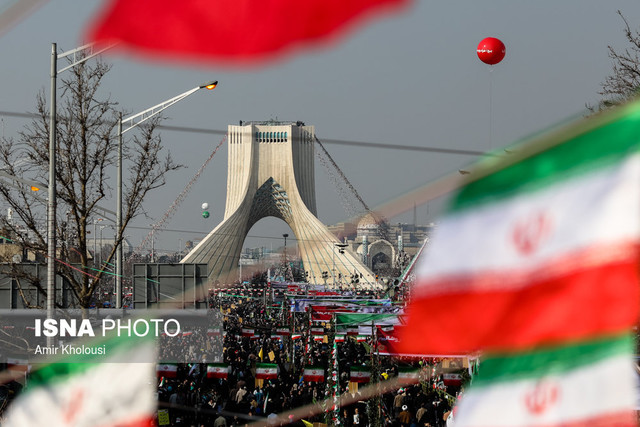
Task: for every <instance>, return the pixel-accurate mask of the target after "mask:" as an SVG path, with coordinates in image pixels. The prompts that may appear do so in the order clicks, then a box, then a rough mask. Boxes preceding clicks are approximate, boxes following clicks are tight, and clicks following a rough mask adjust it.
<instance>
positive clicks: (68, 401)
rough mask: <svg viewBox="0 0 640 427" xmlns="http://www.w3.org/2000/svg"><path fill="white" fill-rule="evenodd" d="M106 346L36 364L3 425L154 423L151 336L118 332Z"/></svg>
mask: <svg viewBox="0 0 640 427" xmlns="http://www.w3.org/2000/svg"><path fill="white" fill-rule="evenodd" d="M136 338H137V337H136ZM107 348H108V351H109V354H108V355H107V356H95V355H87V356H83V357H86V361H84V362H80V363H76V362H77V361H78V356H75V358H74V363H52V364H47V365H40V367H39V368H38V367H37V366H34V369H35V370H34V372H32V373H31V376H30V378H29V383H28V386H29V387H28V389H26V391H24V392H23V394H22V395H20V396H19V397H18V398H17V399H16V400H15V401H14V402H13V403H12V404H11V406H10V407H9V412H8V414H7V417H6V419H5V420H4V421H3V423H2V425H3V427H13V426H16V427H18V426H19V427H30V426H34V427H35V426H104V427H107V426H121V427H134V426H151V425H153V423H152V422H153V416H154V414H155V411H156V409H157V408H156V406H157V402H156V399H155V395H154V392H155V384H156V383H155V381H156V379H155V364H154V363H150V362H149V361H152V360H155V359H156V357H155V347H154V343H153V341H152V340H146V339H140V338H138V339H134V338H119V339H118V340H117V341H110V342H108V344H107ZM123 361H126V362H123ZM62 362H64V361H62Z"/></svg>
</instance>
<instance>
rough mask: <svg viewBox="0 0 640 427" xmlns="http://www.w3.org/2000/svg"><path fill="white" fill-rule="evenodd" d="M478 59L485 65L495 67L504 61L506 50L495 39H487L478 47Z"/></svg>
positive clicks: (502, 44)
mask: <svg viewBox="0 0 640 427" xmlns="http://www.w3.org/2000/svg"><path fill="white" fill-rule="evenodd" d="M477 52H478V58H480V61H482V62H484V63H485V64H489V65H495V64H497V63H498V62H500V61H502V60H503V59H504V55H505V53H506V52H507V48H506V47H505V46H504V43H502V42H501V41H500V40H498V39H496V38H495V37H487V38H486V39H484V40H482V41H481V42H480V44H479V45H478V49H477Z"/></svg>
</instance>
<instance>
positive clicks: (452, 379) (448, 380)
mask: <svg viewBox="0 0 640 427" xmlns="http://www.w3.org/2000/svg"><path fill="white" fill-rule="evenodd" d="M442 381H443V382H444V385H447V386H449V385H451V386H458V385H461V384H462V375H461V374H455V373H448V374H442Z"/></svg>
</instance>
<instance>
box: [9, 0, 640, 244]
mask: <svg viewBox="0 0 640 427" xmlns="http://www.w3.org/2000/svg"><path fill="white" fill-rule="evenodd" d="M97 6H98V2H95V1H71V0H51V1H49V2H48V3H46V4H45V5H44V6H43V7H41V8H40V9H38V10H37V11H36V12H35V13H33V14H32V15H30V16H29V17H27V18H26V19H24V20H23V21H22V22H20V23H18V24H17V25H16V26H14V27H13V28H12V29H11V30H10V31H8V32H6V33H5V34H4V35H2V36H1V37H0V52H1V53H2V59H3V60H2V66H0V88H1V89H0V90H1V94H2V95H1V96H0V111H14V112H27V111H33V110H34V105H35V95H36V93H37V91H38V90H40V89H45V91H46V93H47V96H48V87H49V61H50V52H51V43H52V42H56V43H58V46H59V48H60V50H64V51H66V50H70V49H73V48H75V47H77V46H79V45H81V44H83V43H84V42H85V41H84V40H83V39H82V34H83V32H84V29H85V28H86V25H87V22H88V21H89V18H90V17H91V16H92V15H93V14H94V13H95V11H96V9H97ZM618 9H620V10H621V11H622V12H623V13H624V14H625V16H626V17H627V18H628V21H629V23H630V24H631V25H632V26H634V27H636V26H640V2H638V1H634V0H608V1H602V0H565V1H556V2H551V1H537V2H534V1H526V2H525V1H515V0H485V1H473V0H468V1H440V2H435V1H426V0H419V1H415V2H414V4H413V5H412V6H411V7H410V8H409V9H408V10H407V11H406V12H405V13H401V14H397V15H393V16H390V17H387V18H384V19H378V20H375V21H373V22H370V23H369V24H368V25H366V26H364V27H361V28H360V29H358V30H356V31H355V32H352V33H350V34H349V35H348V36H347V37H345V38H343V39H342V42H341V43H340V44H338V45H333V46H328V47H324V48H322V49H315V50H309V51H305V52H303V53H301V54H298V55H297V56H294V57H289V58H287V59H286V60H284V61H281V62H277V63H273V64H269V65H266V66H262V67H259V68H255V67H254V68H250V69H238V68H228V67H222V66H218V65H215V64H205V65H203V64H194V63H176V62H169V61H158V60H155V61H150V60H145V59H142V58H136V57H131V56H123V55H120V54H113V55H109V56H107V57H106V59H107V60H108V61H109V62H111V63H112V64H113V69H112V71H111V72H110V73H109V75H108V76H107V77H106V79H105V81H104V86H103V88H102V89H103V93H104V94H110V95H111V97H112V99H113V100H115V101H117V102H119V103H120V104H121V105H122V106H123V107H124V108H125V109H127V110H128V111H130V112H138V111H141V110H144V109H146V108H148V107H150V106H152V105H155V104H157V103H159V102H161V101H164V100H166V99H168V98H170V97H173V96H175V95H177V94H179V93H182V92H184V91H186V90H188V89H190V88H192V87H194V86H196V85H197V84H199V83H201V82H203V81H207V80H211V79H218V80H219V81H220V85H219V87H218V88H217V89H216V90H215V91H213V92H207V91H202V92H200V93H196V94H194V95H192V96H191V97H190V98H188V99H186V100H185V101H183V102H182V103H180V104H178V105H176V106H174V107H172V108H171V109H170V110H167V112H166V115H167V116H168V117H169V120H167V121H165V123H164V124H166V125H173V126H192V127H199V128H209V129H218V130H226V127H227V125H228V124H236V123H237V122H238V121H239V120H267V119H271V118H274V119H275V118H277V119H280V120H294V121H295V120H302V121H304V122H306V123H307V124H312V125H315V127H316V133H317V135H318V137H319V138H320V139H321V140H322V139H342V140H354V141H369V142H375V143H385V144H402V145H418V146H430V147H442V148H455V149H471V150H488V149H490V148H497V147H501V146H504V145H507V144H510V143H512V142H513V141H515V140H517V139H519V138H522V137H524V136H526V135H529V134H531V133H533V132H536V131H539V130H541V129H544V128H546V127H548V126H550V125H552V124H554V123H557V122H559V121H562V120H564V119H566V118H567V117H570V116H574V115H579V114H580V113H581V112H582V111H583V110H584V106H585V103H596V102H597V100H598V95H597V92H598V90H599V88H600V84H601V82H602V81H603V80H604V79H605V77H606V76H607V75H608V74H610V73H611V61H610V60H609V59H608V56H607V45H612V46H614V47H616V48H617V49H624V48H625V47H626V44H625V40H624V35H623V32H622V26H623V22H622V20H621V19H620V17H619V16H618V15H617V14H616V11H617V10H618ZM488 36H493V37H498V38H500V39H501V40H502V41H503V42H504V43H505V45H506V48H507V54H506V57H505V59H504V61H503V62H502V63H500V64H498V65H496V66H495V67H494V68H493V71H491V72H490V67H489V66H488V65H485V64H483V63H482V62H480V61H479V60H478V58H477V56H476V52H475V49H476V46H477V45H478V43H479V42H480V40H482V39H483V38H484V37H488ZM209 42H211V43H216V40H210V41H209ZM25 123H26V121H25V120H23V119H17V118H12V117H3V118H2V123H1V124H0V125H1V131H2V132H3V134H4V135H5V136H12V135H15V134H16V132H17V131H18V130H19V129H20V128H21V127H22V126H23V125H24V124H25ZM490 126H491V128H490ZM490 129H492V131H490ZM162 137H163V140H164V143H165V145H166V146H167V148H168V149H169V150H171V152H172V154H173V156H174V158H175V160H176V161H178V162H180V163H183V164H185V165H186V166H188V168H186V169H182V170H181V171H178V172H176V173H174V174H172V175H170V176H169V183H168V184H167V185H166V186H165V187H163V188H162V189H160V190H158V191H157V192H156V193H155V194H152V195H151V196H150V197H149V199H148V200H147V202H146V204H145V206H146V209H147V211H148V213H149V215H150V216H151V217H153V219H144V218H141V219H139V220H138V221H137V222H136V224H135V225H137V226H147V225H148V224H150V223H151V222H153V220H157V219H158V218H160V217H161V216H162V214H163V213H164V212H165V210H166V209H167V208H168V207H169V205H170V203H171V202H172V201H173V200H174V199H175V198H176V197H177V195H178V194H179V192H180V191H181V190H182V189H183V188H184V186H185V185H186V184H187V182H188V181H189V180H190V179H191V177H192V176H193V174H194V173H195V172H196V171H197V170H198V168H199V167H200V166H201V165H202V163H203V162H204V160H205V159H206V158H207V157H208V155H209V154H210V153H211V151H212V150H213V148H214V147H215V146H216V145H217V144H218V142H219V141H220V137H218V136H215V135H214V136H211V135H202V134H194V133H182V132H173V131H164V132H163V133H162ZM326 147H327V149H328V150H329V152H330V153H331V155H332V156H333V157H334V158H335V159H336V161H337V163H338V164H339V166H340V167H341V168H342V169H343V171H344V172H345V174H346V175H347V177H348V178H349V179H350V180H351V182H352V183H353V185H354V187H355V188H356V189H357V190H358V191H359V192H360V194H361V195H362V197H363V199H364V200H365V201H366V202H367V203H368V204H369V205H370V206H372V207H374V206H376V205H378V204H381V203H384V202H386V201H388V200H391V199H393V198H395V197H397V196H398V195H400V194H403V193H405V192H407V191H408V190H411V189H413V188H416V187H418V186H421V185H424V184H426V183H428V182H429V181H431V180H433V179H435V178H437V177H439V176H442V175H444V174H447V173H450V172H452V171H455V170H457V169H459V168H461V167H463V166H464V165H466V164H468V163H470V162H472V161H473V160H474V158H473V156H460V155H451V154H437V153H420V152H410V151H400V150H386V149H364V148H355V147H348V146H339V145H328V144H327V145H326ZM226 163H227V150H226V146H223V148H222V149H221V150H220V151H219V152H218V153H217V155H216V156H215V158H214V159H213V161H212V163H211V164H210V165H209V167H208V168H207V169H206V171H205V172H204V174H203V175H202V177H201V178H200V179H199V181H198V182H197V184H196V185H195V186H194V187H193V189H192V191H191V193H190V195H189V197H188V198H187V199H186V200H185V201H184V203H183V204H182V205H181V208H180V209H179V210H178V211H177V213H176V214H175V216H174V217H173V220H172V221H171V223H170V224H169V225H168V228H169V229H181V230H188V231H201V232H202V233H203V234H205V233H206V232H208V231H210V230H211V229H212V228H213V227H215V225H217V224H218V223H219V222H220V221H221V219H222V216H223V213H224V203H225V192H226ZM114 173H115V171H114ZM316 182H317V186H318V188H317V197H318V210H319V216H320V219H321V220H322V221H323V222H325V223H335V222H338V221H341V220H344V219H345V218H346V213H345V212H344V210H343V209H342V208H341V206H340V203H339V198H338V195H337V193H336V191H335V190H334V189H333V188H332V185H331V183H330V182H329V180H328V179H327V176H326V174H325V172H324V169H323V168H322V166H321V165H320V164H319V163H317V164H316ZM203 202H208V203H209V205H210V211H211V216H210V217H209V219H206V220H205V219H202V217H201V208H200V206H201V204H202V203H203ZM109 203H110V202H106V203H105V204H106V205H109ZM113 207H114V209H115V202H113ZM411 218H412V216H411V214H408V215H405V216H402V217H400V218H393V219H391V220H392V221H393V222H398V221H403V222H410V221H411ZM430 220H433V218H428V212H427V208H426V207H424V206H423V207H419V208H418V222H419V223H425V222H427V221H430ZM287 231H288V227H287V226H286V224H284V223H280V222H279V221H275V220H263V221H261V222H260V223H258V224H257V225H256V226H255V227H254V228H253V229H252V230H251V232H250V234H251V235H255V236H267V237H269V236H270V237H271V238H270V239H252V240H251V241H250V242H249V243H250V244H252V245H264V246H269V245H270V244H271V243H273V246H274V247H277V246H279V245H281V244H282V238H281V235H282V233H283V232H287ZM142 236H143V233H142V231H141V230H135V229H132V230H131V240H132V243H133V244H137V243H138V242H139V240H140V238H141V237H142ZM187 238H193V239H197V238H198V235H197V234H191V233H175V232H165V233H164V234H163V237H162V239H161V240H160V243H159V244H158V246H159V247H162V248H166V249H169V250H176V249H177V248H178V243H179V239H181V240H182V242H184V240H185V239H187Z"/></svg>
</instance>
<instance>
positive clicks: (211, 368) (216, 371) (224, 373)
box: [207, 363, 230, 379]
mask: <svg viewBox="0 0 640 427" xmlns="http://www.w3.org/2000/svg"><path fill="white" fill-rule="evenodd" d="M229 371H230V367H229V365H227V364H226V363H210V364H208V365H207V378H222V379H227V377H228V376H229Z"/></svg>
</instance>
